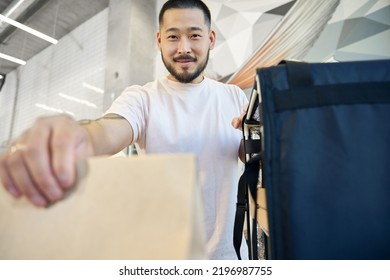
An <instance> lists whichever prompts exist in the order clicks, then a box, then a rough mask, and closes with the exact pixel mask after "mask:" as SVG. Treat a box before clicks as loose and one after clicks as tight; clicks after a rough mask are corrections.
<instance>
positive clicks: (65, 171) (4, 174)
mask: <svg viewBox="0 0 390 280" xmlns="http://www.w3.org/2000/svg"><path fill="white" fill-rule="evenodd" d="M93 154H94V151H93V145H92V141H91V139H90V137H89V134H88V131H87V129H85V128H83V127H82V126H81V125H79V124H78V123H77V122H76V121H74V120H73V119H71V118H70V117H68V116H66V115H59V116H54V117H43V118H39V119H37V121H36V122H35V124H34V125H33V126H32V127H31V128H30V129H28V130H27V131H25V132H24V133H23V134H22V135H21V136H20V137H18V138H17V139H15V140H14V141H13V142H12V144H11V146H10V148H9V149H8V151H6V152H4V153H3V154H1V155H0V177H1V182H2V184H3V185H4V187H5V188H6V190H7V191H8V192H9V193H10V194H12V195H13V196H14V197H15V198H18V197H21V196H26V197H27V198H28V199H29V200H30V201H31V202H32V203H33V204H34V205H36V206H39V207H45V206H47V205H48V204H49V203H51V202H55V201H57V200H59V199H61V198H62V196H63V194H64V191H65V190H66V189H67V188H69V187H70V186H72V184H73V183H74V181H75V178H76V161H77V160H78V159H80V158H85V157H88V156H92V155H93Z"/></svg>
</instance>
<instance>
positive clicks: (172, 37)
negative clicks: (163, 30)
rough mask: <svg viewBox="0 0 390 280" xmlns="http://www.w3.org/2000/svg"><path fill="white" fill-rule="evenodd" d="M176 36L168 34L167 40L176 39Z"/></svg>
mask: <svg viewBox="0 0 390 280" xmlns="http://www.w3.org/2000/svg"><path fill="white" fill-rule="evenodd" d="M177 38H178V37H177V36H175V35H170V36H168V39H169V40H177Z"/></svg>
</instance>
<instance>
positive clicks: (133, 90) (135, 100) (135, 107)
mask: <svg viewBox="0 0 390 280" xmlns="http://www.w3.org/2000/svg"><path fill="white" fill-rule="evenodd" d="M145 102H146V98H145V94H143V90H142V89H141V87H140V86H131V87H128V88H126V89H125V90H124V91H123V92H122V93H121V95H120V96H119V97H118V98H117V99H115V100H114V102H113V103H112V104H111V106H110V108H109V109H108V110H107V111H106V112H105V114H109V113H112V114H117V115H120V116H122V117H124V118H125V119H126V120H127V121H128V122H129V123H130V125H131V127H132V129H133V133H134V135H133V139H132V143H134V142H136V141H137V139H138V137H139V135H140V133H141V132H142V131H143V129H144V127H145V119H146V118H145V114H146V112H145V108H146V106H145Z"/></svg>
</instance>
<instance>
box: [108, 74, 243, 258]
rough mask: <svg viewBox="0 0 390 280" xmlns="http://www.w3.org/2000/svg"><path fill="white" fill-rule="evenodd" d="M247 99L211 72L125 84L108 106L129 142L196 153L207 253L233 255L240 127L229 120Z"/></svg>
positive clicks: (154, 150) (149, 149) (153, 150)
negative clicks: (188, 79)
mask: <svg viewBox="0 0 390 280" xmlns="http://www.w3.org/2000/svg"><path fill="white" fill-rule="evenodd" d="M246 103H247V98H246V96H245V94H244V92H243V91H242V90H241V89H240V88H238V87H237V86H234V85H227V84H223V83H220V82H217V81H214V80H211V79H209V78H204V80H203V81H202V82H201V83H199V84H182V83H179V82H174V81H171V80H169V79H168V78H167V77H164V78H161V79H158V80H156V81H154V82H151V83H148V84H146V85H144V86H130V87H128V88H126V89H125V91H124V92H123V93H122V94H121V95H120V96H119V97H118V98H117V99H116V100H115V101H114V103H113V104H112V106H111V107H110V109H109V110H108V111H107V112H106V113H115V114H118V115H121V116H122V117H124V118H125V119H127V120H128V122H129V123H130V125H131V126H132V128H133V131H134V139H133V142H137V143H138V145H139V147H140V149H141V150H143V151H145V152H146V153H193V154H195V155H196V157H197V161H198V168H199V182H200V187H201V189H202V199H203V205H204V216H205V221H204V223H205V228H206V240H207V251H208V257H209V258H210V259H236V253H235V251H234V247H233V225H234V216H235V207H236V197H237V184H238V176H239V174H238V173H239V172H238V150H239V146H240V141H241V139H242V132H241V131H239V130H237V129H234V128H233V127H232V125H231V121H232V119H233V118H234V117H236V116H238V115H240V114H241V113H242V110H243V108H244V106H245V104H246ZM242 247H243V248H244V250H245V247H246V246H245V244H243V246H242ZM246 255H247V254H246V253H245V252H244V253H243V254H242V256H243V257H245V256H246Z"/></svg>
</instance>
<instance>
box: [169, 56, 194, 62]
mask: <svg viewBox="0 0 390 280" xmlns="http://www.w3.org/2000/svg"><path fill="white" fill-rule="evenodd" d="M179 60H190V61H193V62H195V61H197V60H198V59H197V58H196V57H193V56H190V55H181V56H178V57H174V58H173V61H174V62H178V61H179Z"/></svg>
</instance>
